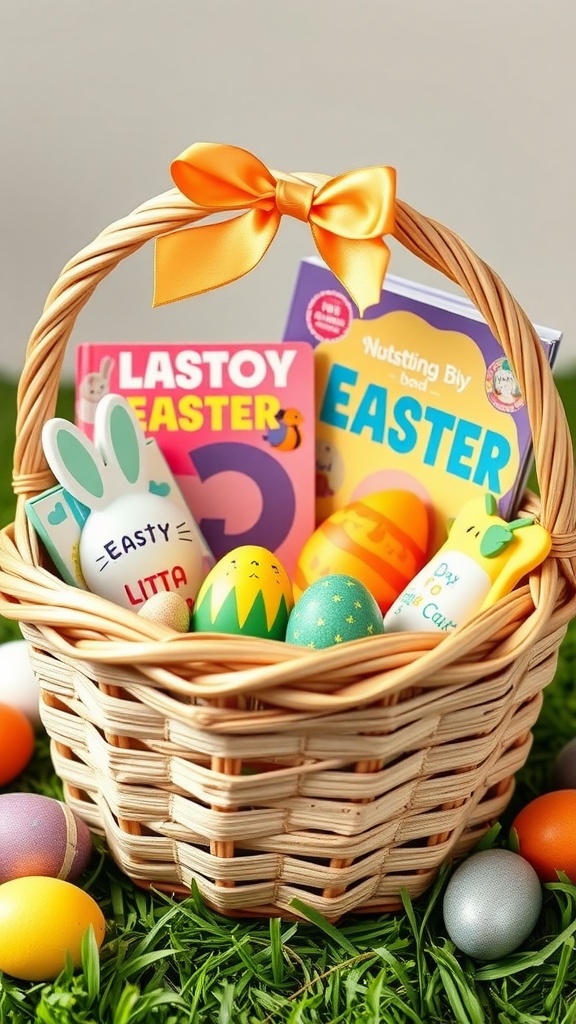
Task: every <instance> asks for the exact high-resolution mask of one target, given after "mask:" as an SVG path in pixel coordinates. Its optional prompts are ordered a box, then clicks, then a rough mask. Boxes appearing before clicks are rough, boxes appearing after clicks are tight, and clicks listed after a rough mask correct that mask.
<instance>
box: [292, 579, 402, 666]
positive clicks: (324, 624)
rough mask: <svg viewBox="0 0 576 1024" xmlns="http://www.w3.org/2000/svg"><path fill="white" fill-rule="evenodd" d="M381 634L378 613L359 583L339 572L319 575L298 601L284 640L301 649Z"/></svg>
mask: <svg viewBox="0 0 576 1024" xmlns="http://www.w3.org/2000/svg"><path fill="white" fill-rule="evenodd" d="M383 632H384V623H383V619H382V612H381V611H380V609H379V607H378V605H377V603H376V601H375V600H374V598H373V597H372V594H371V593H370V591H369V590H368V589H367V587H365V586H364V584H363V583H361V582H360V581H359V580H355V579H353V577H352V576H346V575H345V574H343V573H333V574H332V575H330V576H323V577H322V579H320V580H316V582H315V583H312V584H311V586H309V587H307V588H306V590H305V591H304V593H303V594H302V596H301V597H299V598H298V600H297V601H296V604H295V605H294V608H293V609H292V611H291V613H290V618H289V619H288V628H287V630H286V641H287V642H288V643H291V644H298V645H299V646H301V647H313V648H314V647H318V648H322V647H332V646H334V645H335V644H342V643H345V642H346V641H347V640H359V639H360V638H361V637H365V636H377V635H378V634H379V633H383Z"/></svg>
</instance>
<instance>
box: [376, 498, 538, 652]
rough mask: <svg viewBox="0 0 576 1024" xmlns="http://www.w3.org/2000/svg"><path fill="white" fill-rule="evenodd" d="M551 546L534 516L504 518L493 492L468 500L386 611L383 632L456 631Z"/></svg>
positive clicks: (490, 602)
mask: <svg viewBox="0 0 576 1024" xmlns="http://www.w3.org/2000/svg"><path fill="white" fill-rule="evenodd" d="M551 546H552V539H551V537H550V534H549V533H548V531H547V530H545V529H544V527H543V526H540V524H539V523H535V522H534V520H533V519H530V518H526V519H515V520H514V521H513V522H511V523H507V522H506V520H505V519H501V518H500V516H499V515H498V505H497V503H496V498H495V497H494V495H493V494H486V495H485V496H484V498H475V499H474V500H473V501H469V502H467V504H466V505H464V507H463V509H462V510H461V512H459V514H458V515H457V516H456V518H455V520H454V522H453V523H452V526H451V528H450V531H449V533H448V537H447V539H446V541H445V542H444V544H443V545H442V547H441V548H440V549H439V551H437V552H436V554H435V555H434V557H433V558H432V559H431V560H430V561H429V562H428V564H427V565H426V566H424V568H423V569H421V570H420V572H419V573H418V574H417V575H416V576H415V577H414V579H413V580H412V581H411V583H409V584H408V586H407V587H406V588H405V590H404V591H403V592H402V593H401V594H400V595H399V597H397V599H396V601H395V602H394V604H393V605H392V606H391V608H390V609H389V610H388V611H387V612H386V615H385V616H384V631H385V632H386V633H393V632H399V631H404V630H415V631H422V630H425V631H427V632H429V631H431V630H440V631H441V632H446V633H449V632H452V630H454V629H456V628H457V627H458V626H460V625H461V624H462V623H463V622H465V621H466V620H467V619H469V618H471V617H472V615H475V614H476V613H477V612H480V611H483V610H484V609H485V608H488V607H489V606H490V605H492V604H495V602H496V601H498V600H499V598H501V597H503V596H504V595H505V594H508V593H510V591H511V590H512V589H513V588H514V587H515V586H516V584H517V583H518V581H519V580H520V579H522V577H523V576H524V575H526V573H527V572H530V570H531V569H534V568H535V567H536V566H537V565H539V564H540V563H541V562H543V561H544V559H545V558H546V555H547V554H548V552H549V551H550V548H551Z"/></svg>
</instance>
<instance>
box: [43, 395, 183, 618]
mask: <svg viewBox="0 0 576 1024" xmlns="http://www.w3.org/2000/svg"><path fill="white" fill-rule="evenodd" d="M42 444H43V447H44V454H45V456H46V460H47V462H48V465H49V466H50V469H51V470H52V472H53V473H54V476H55V477H56V479H57V480H58V481H59V482H60V483H61V484H62V486H63V487H64V488H65V490H67V491H69V493H70V494H71V495H72V496H73V497H74V498H76V499H77V500H78V501H80V502H82V504H83V505H86V506H87V507H88V508H89V509H90V514H89V516H88V518H87V520H86V522H85V524H84V527H83V529H82V533H81V536H80V551H79V555H80V565H81V569H82V574H83V576H84V579H85V580H86V586H87V587H88V589H89V590H91V591H93V593H95V594H100V596H102V597H106V598H108V599H109V600H110V601H114V602H115V603H116V604H119V605H122V606H124V607H126V608H133V609H134V610H135V611H138V610H139V608H140V607H141V606H142V604H143V603H144V602H145V601H146V600H148V598H149V597H152V596H153V594H157V593H162V592H163V591H167V590H172V591H176V592H177V593H178V594H180V595H181V596H182V597H184V598H185V599H186V600H187V601H188V604H189V605H190V608H192V606H193V603H194V599H195V597H196V594H197V593H198V590H199V588H200V583H201V581H202V572H203V564H202V550H201V545H200V540H199V533H198V527H197V525H196V523H195V521H194V519H193V517H192V515H191V514H190V513H188V515H187V514H186V513H185V512H184V511H183V510H182V508H181V507H180V506H179V505H178V504H176V502H174V501H171V500H170V498H169V497H167V496H165V490H167V489H168V488H167V487H165V488H162V489H161V490H162V493H158V491H156V493H154V492H153V487H154V484H153V482H151V481H150V478H149V475H148V470H147V455H146V438H145V435H144V433H143V431H142V429H141V427H140V424H139V423H138V420H137V418H136V415H135V413H134V411H133V410H132V408H131V406H130V405H129V404H128V402H127V401H126V400H125V399H124V398H122V397H120V395H115V394H110V395H105V397H104V398H102V399H101V401H100V402H99V404H98V409H97V411H96V419H95V424H94V443H92V442H91V441H89V440H88V438H87V437H86V436H85V435H84V434H83V433H82V431H81V430H79V429H78V427H76V426H74V424H72V423H70V422H69V421H68V420H65V419H59V418H55V419H52V420H48V422H47V423H46V424H45V425H44V428H43V431H42ZM158 490H160V488H158Z"/></svg>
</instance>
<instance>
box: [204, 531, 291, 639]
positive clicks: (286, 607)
mask: <svg viewBox="0 0 576 1024" xmlns="http://www.w3.org/2000/svg"><path fill="white" fill-rule="evenodd" d="M293 605H294V597H293V594H292V584H291V582H290V579H289V577H288V574H287V572H286V570H285V568H284V566H283V565H282V564H281V563H280V561H279V560H278V559H277V558H276V556H275V555H274V554H273V553H272V552H271V551H269V550H268V549H267V548H263V547H259V546H258V545H256V544H243V545H241V546H240V547H237V548H234V549H233V550H232V551H230V552H228V554H226V555H224V556H223V557H222V558H221V559H220V560H219V561H218V562H217V563H216V565H215V566H214V567H213V569H211V570H210V572H209V573H208V576H207V577H206V579H205V580H204V583H203V584H202V586H201V587H200V590H199V592H198V597H197V598H196V603H195V605H194V610H193V613H192V628H193V629H194V630H195V631H196V632H202V631H208V632H212V633H232V634H236V635H238V634H242V635H245V636H258V637H264V638H270V639H273V640H283V639H284V637H285V635H286V626H287V623H288V616H289V614H290V612H291V610H292V608H293Z"/></svg>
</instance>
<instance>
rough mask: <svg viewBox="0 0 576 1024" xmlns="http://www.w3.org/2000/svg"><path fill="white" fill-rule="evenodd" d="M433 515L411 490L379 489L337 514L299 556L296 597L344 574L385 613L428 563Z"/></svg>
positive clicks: (322, 524)
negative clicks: (365, 590) (323, 580)
mask: <svg viewBox="0 0 576 1024" xmlns="http://www.w3.org/2000/svg"><path fill="white" fill-rule="evenodd" d="M428 543H429V513H428V509H427V507H426V505H425V504H424V502H423V501H422V500H421V499H420V498H419V497H418V495H416V494H414V493H412V491H402V490H390V491H378V492H377V493H376V494H369V495H366V497H363V498H358V499H357V500H356V501H353V502H351V503H350V504H349V505H346V506H345V507H344V508H342V509H338V511H336V512H333V513H332V515H331V516H328V518H327V519H325V520H324V522H323V523H321V524H320V526H319V527H318V528H317V529H316V530H315V531H314V533H313V534H312V536H311V537H310V538H309V539H308V540H307V542H306V544H305V545H304V547H303V548H302V551H301V552H300V556H299V558H298V563H297V565H296V570H295V573H294V580H293V583H294V596H295V598H298V597H300V595H301V594H302V593H303V592H304V591H305V590H306V588H307V587H309V586H310V585H311V584H312V583H314V581H315V580H317V579H319V578H320V576H328V575H331V574H334V573H343V574H344V575H347V576H353V577H354V578H355V579H357V580H360V582H361V583H363V584H364V586H365V587H367V588H368V590H369V591H370V593H371V594H372V595H373V596H374V597H375V599H376V601H377V603H378V605H379V607H380V609H381V611H382V612H386V611H388V608H389V607H390V605H391V604H392V603H393V601H395V600H396V598H397V597H398V595H399V594H400V593H401V592H402V591H403V590H404V588H405V587H406V586H407V585H408V583H410V580H412V579H413V577H414V576H415V575H416V573H417V572H418V571H419V569H421V568H422V567H423V566H424V564H425V563H426V559H427V555H428Z"/></svg>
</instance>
